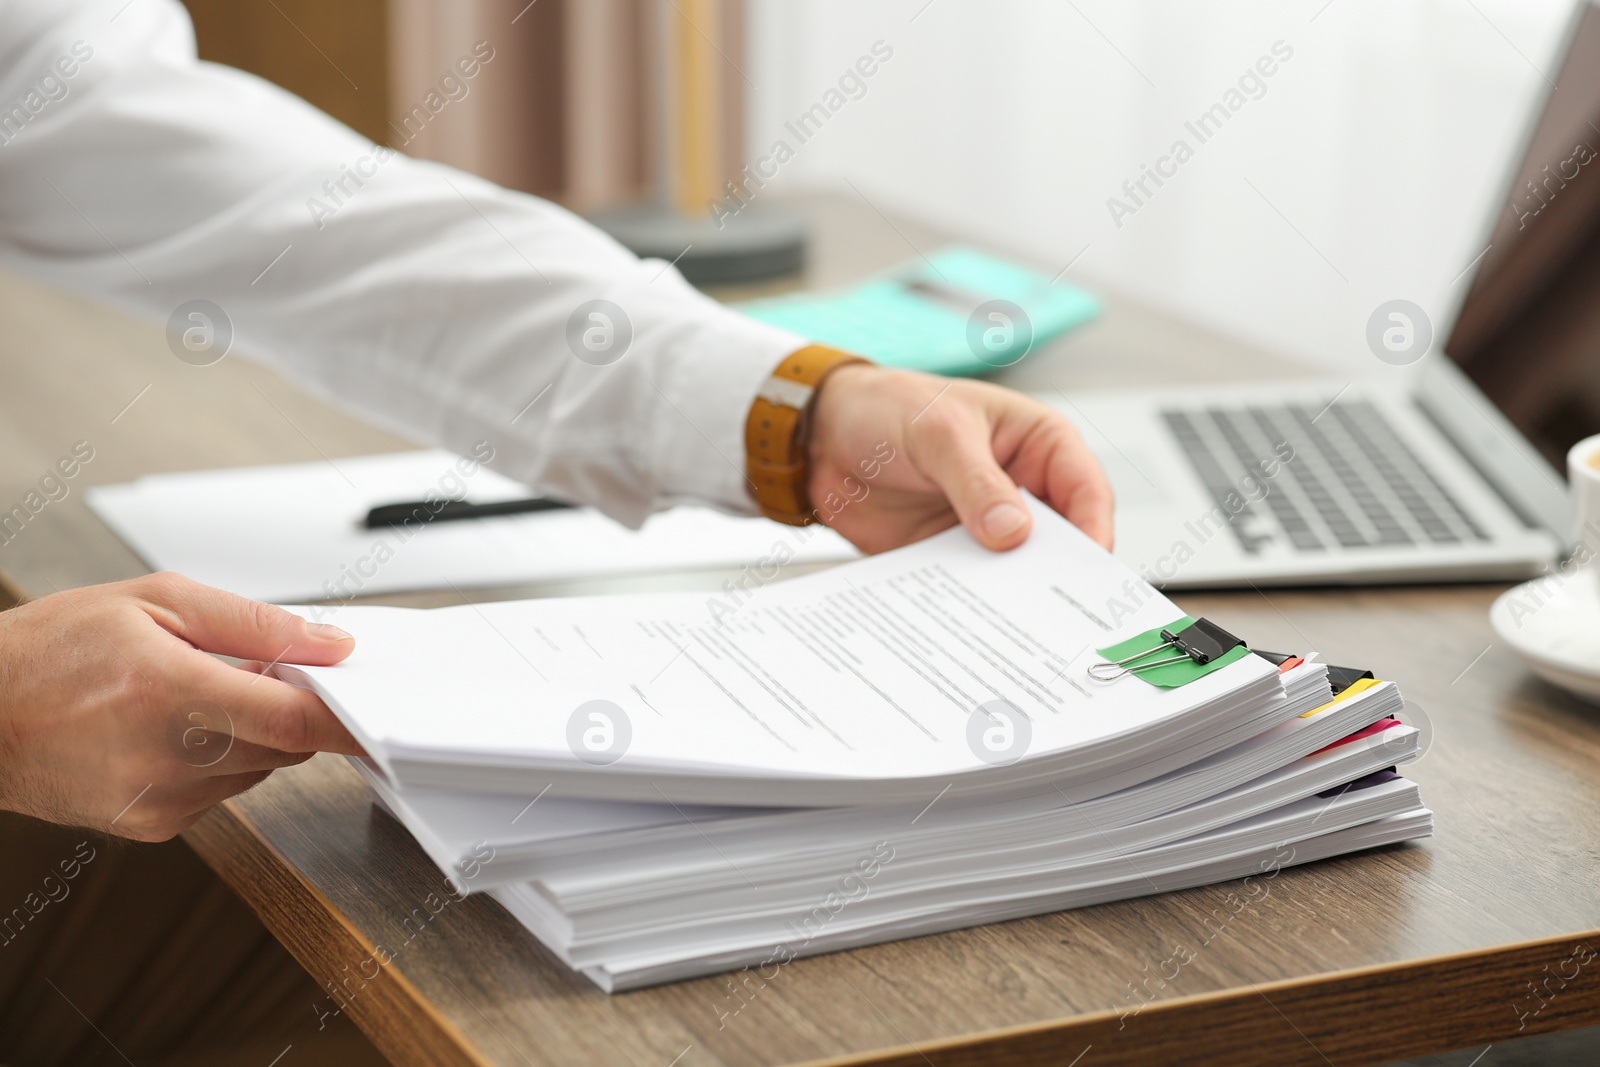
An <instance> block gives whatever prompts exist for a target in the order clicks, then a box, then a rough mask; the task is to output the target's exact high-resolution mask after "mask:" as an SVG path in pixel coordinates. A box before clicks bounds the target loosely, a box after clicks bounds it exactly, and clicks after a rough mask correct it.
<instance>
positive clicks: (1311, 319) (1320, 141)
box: [746, 0, 1571, 366]
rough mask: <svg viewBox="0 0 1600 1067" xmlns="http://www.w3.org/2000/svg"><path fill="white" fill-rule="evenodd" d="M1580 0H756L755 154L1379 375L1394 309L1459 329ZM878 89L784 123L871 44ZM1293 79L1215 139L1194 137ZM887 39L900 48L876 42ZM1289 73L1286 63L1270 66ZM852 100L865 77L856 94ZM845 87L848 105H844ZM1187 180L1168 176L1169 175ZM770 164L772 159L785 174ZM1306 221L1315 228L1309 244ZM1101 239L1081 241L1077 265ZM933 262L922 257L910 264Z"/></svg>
mask: <svg viewBox="0 0 1600 1067" xmlns="http://www.w3.org/2000/svg"><path fill="white" fill-rule="evenodd" d="M1570 11H1571V0H1407V2H1404V3H1395V2H1393V0H1331V2H1329V3H1325V0H1300V2H1292V3H1286V2H1283V0H1273V2H1266V0H1206V2H1204V3H1193V2H1191V0H983V2H981V3H979V2H977V0H931V3H930V2H928V0H904V2H900V0H894V2H888V0H885V2H881V3H879V2H873V3H863V2H861V0H806V2H805V3H796V2H794V0H752V11H751V30H750V33H751V37H750V51H749V54H748V66H747V70H746V73H747V74H748V77H749V80H750V81H751V82H752V83H753V84H754V86H755V89H754V90H753V91H752V92H751V93H750V101H749V111H748V127H747V128H748V152H749V154H750V155H751V157H752V158H753V159H754V158H759V157H761V156H763V155H765V154H766V153H767V151H768V149H769V148H770V146H771V145H772V144H773V142H774V141H776V140H779V139H782V140H784V141H786V142H787V143H788V145H789V146H790V147H791V148H792V149H793V150H794V157H793V159H791V160H789V161H787V162H785V163H783V164H782V166H781V167H779V168H777V169H778V171H779V173H778V177H777V178H776V179H775V180H774V182H773V184H772V185H770V186H769V188H770V189H780V188H781V189H790V190H800V189H806V188H818V187H824V188H838V189H842V190H844V191H845V192H846V193H847V194H848V195H856V193H855V192H853V191H851V185H852V184H853V185H854V186H855V188H856V189H857V190H859V192H860V194H863V195H865V196H866V197H867V198H869V199H870V200H871V201H873V202H874V203H875V204H876V205H878V206H879V207H880V208H881V209H885V210H888V209H891V208H892V209H894V210H898V211H902V212H907V213H910V214H913V215H916V216H919V217H922V218H925V219H927V220H929V221H934V222H939V223H942V224H945V225H948V226H949V227H951V228H953V229H955V230H956V231H958V232H960V233H963V234H969V235H971V236H973V237H974V238H976V239H979V240H982V241H985V242H987V243H990V244H992V245H994V246H996V247H999V248H1002V249H1011V250H1015V251H1017V252H1020V253H1023V254H1025V255H1027V256H1028V257H1030V258H1032V259H1035V260H1037V261H1039V262H1040V263H1043V264H1054V266H1053V267H1050V268H1049V269H1050V270H1051V271H1052V273H1053V272H1054V271H1055V270H1058V269H1060V268H1061V267H1064V266H1066V265H1067V263H1068V262H1069V261H1071V260H1072V259H1073V257H1075V256H1078V255H1079V253H1080V252H1082V258H1081V259H1080V260H1079V261H1078V262H1077V264H1076V265H1075V266H1074V267H1073V269H1072V271H1071V272H1070V273H1069V274H1068V275H1067V280H1072V281H1079V282H1085V283H1088V284H1089V285H1090V286H1091V287H1092V285H1093V284H1094V283H1096V282H1101V283H1104V284H1106V285H1109V286H1112V287H1115V288H1117V289H1119V290H1121V291H1124V292H1127V293H1130V294H1132V295H1136V296H1139V297H1142V298H1144V299H1146V300H1150V301H1154V302H1158V303H1160V304H1162V305H1164V306H1168V307H1171V308H1174V309H1177V310H1179V311H1181V312H1183V313H1186V314H1189V315H1192V316H1197V317H1200V318H1203V319H1205V320H1208V321H1209V322H1211V323H1212V324H1213V325H1216V326H1219V327H1221V328H1222V329H1224V330H1227V331H1229V332H1231V333H1233V334H1235V335H1239V336H1244V337H1248V338H1250V339H1252V340H1255V341H1257V342H1259V343H1263V344H1266V345H1268V346H1271V347H1274V348H1277V349H1279V350H1282V351H1284V352H1286V353H1291V354H1295V355H1298V356H1301V357H1303V358H1306V359H1308V360H1316V361H1329V362H1338V361H1352V362H1354V361H1359V362H1360V365H1362V366H1370V365H1371V360H1372V357H1371V355H1370V353H1368V352H1367V350H1366V348H1365V343H1364V340H1363V336H1364V335H1363V331H1364V328H1365V324H1366V321H1367V317H1368V315H1369V314H1370V313H1371V312H1372V310H1373V309H1374V308H1375V307H1376V306H1377V305H1378V304H1380V303H1382V302H1384V301H1386V300H1389V299H1393V298H1397V297H1403V298H1406V299H1410V300H1413V301H1415V302H1417V303H1418V304H1420V305H1422V306H1423V307H1424V308H1425V309H1427V310H1428V311H1429V313H1430V314H1431V315H1433V316H1434V317H1435V318H1436V319H1443V318H1447V317H1448V314H1449V310H1450V307H1451V299H1452V297H1455V298H1459V290H1460V288H1461V287H1463V286H1464V285H1465V284H1466V279H1462V280H1461V281H1460V282H1456V283H1455V284H1454V285H1452V281H1453V279H1455V278H1456V277H1457V276H1458V275H1459V274H1460V273H1461V272H1462V271H1463V270H1464V268H1466V267H1467V265H1468V264H1469V263H1470V262H1471V261H1472V259H1473V258H1474V257H1475V256H1476V255H1478V253H1479V252H1481V251H1482V250H1483V242H1484V240H1485V237H1484V233H1485V232H1486V222H1485V219H1486V212H1487V211H1488V210H1489V209H1490V207H1491V201H1494V202H1496V206H1497V207H1498V208H1499V209H1504V205H1503V204H1500V203H1499V201H1500V199H1501V198H1500V191H1499V188H1498V187H1499V185H1500V183H1501V180H1502V172H1503V170H1504V169H1505V168H1506V167H1507V166H1508V165H1509V163H1510V158H1509V157H1510V155H1511V154H1513V152H1514V149H1515V146H1516V144H1517V141H1518V139H1519V137H1520V135H1521V131H1522V127H1523V123H1524V121H1525V117H1526V116H1527V114H1528V113H1529V109H1530V108H1533V107H1535V106H1537V102H1538V101H1539V100H1540V98H1541V95H1542V92H1543V91H1545V89H1546V86H1545V81H1544V79H1545V77H1546V75H1550V76H1553V75H1554V69H1553V68H1554V66H1555V63H1556V58H1557V57H1556V56H1555V54H1554V53H1555V50H1556V48H1557V45H1558V42H1559V37H1560V34H1561V30H1562V28H1563V27H1564V26H1565V24H1566V21H1567V18H1568V14H1569V12H1570ZM879 40H881V41H883V42H884V43H885V44H886V45H887V46H888V47H890V48H892V49H893V55H892V57H891V58H890V59H888V60H887V61H886V62H882V63H881V64H880V65H879V67H878V69H877V70H876V72H875V73H874V74H872V76H871V77H869V78H865V79H863V82H864V85H865V90H864V92H863V93H861V95H860V98H859V99H849V100H848V101H847V102H846V103H845V104H844V106H842V107H838V108H837V110H836V112H835V113H833V114H832V115H831V117H830V118H828V119H827V121H826V123H825V124H823V125H822V127H821V129H819V130H816V131H815V132H813V133H812V134H811V136H810V138H809V139H808V140H806V141H805V142H804V143H800V142H799V140H798V138H797V137H796V136H795V135H794V134H793V132H792V131H791V130H790V129H789V128H787V127H786V126H785V123H786V122H793V121H794V120H795V119H796V118H797V117H798V116H799V115H801V114H802V113H803V112H805V111H806V110H807V109H808V108H810V107H811V106H812V105H813V104H815V103H817V102H818V101H819V100H822V99H823V97H824V94H825V93H826V92H827V91H828V90H829V89H830V88H835V87H837V86H838V84H839V79H840V76H841V75H842V74H843V73H844V72H845V71H846V70H847V69H848V68H851V67H852V66H853V65H854V64H855V63H856V62H857V60H858V59H859V58H860V57H862V56H867V55H870V54H871V51H872V46H873V44H874V42H876V41H879ZM1279 41H1281V42H1283V45H1280V46H1279V52H1280V54H1281V53H1282V51H1283V50H1284V48H1285V47H1287V48H1288V49H1292V53H1293V54H1292V56H1291V57H1290V58H1289V59H1287V60H1286V61H1280V62H1277V63H1276V64H1275V67H1276V70H1275V73H1273V74H1272V76H1271V77H1269V78H1266V79H1264V80H1263V81H1264V86H1265V88H1264V89H1261V90H1258V89H1257V88H1256V86H1255V85H1253V84H1247V88H1248V89H1250V90H1251V91H1252V92H1253V93H1255V94H1256V95H1257V96H1258V97H1259V98H1256V99H1247V100H1246V102H1245V103H1244V104H1243V106H1241V107H1240V108H1239V110H1238V111H1237V112H1236V113H1232V114H1231V116H1230V117H1229V118H1228V120H1227V121H1226V123H1224V124H1223V125H1222V128H1221V129H1220V130H1218V131H1217V132H1215V133H1214V135H1212V136H1211V137H1210V138H1209V139H1208V140H1206V141H1205V142H1204V143H1200V142H1199V140H1198V139H1197V138H1196V137H1195V136H1194V135H1193V134H1192V133H1191V132H1190V131H1188V130H1186V129H1185V126H1184V124H1185V122H1186V121H1191V122H1192V121H1194V120H1195V118H1196V117H1197V116H1198V115H1200V113H1201V112H1203V111H1205V110H1206V109H1207V108H1208V107H1210V106H1211V105H1212V104H1214V103H1217V102H1219V101H1221V100H1222V99H1223V97H1224V95H1225V93H1226V92H1227V90H1229V89H1230V88H1236V87H1237V86H1238V83H1239V78H1240V76H1241V74H1243V73H1245V72H1246V71H1247V70H1248V69H1249V68H1251V67H1253V66H1254V65H1255V64H1256V63H1257V61H1258V59H1259V58H1260V57H1262V56H1270V55H1271V54H1272V49H1273V45H1274V43H1275V42H1279ZM880 51H881V49H880ZM1273 65H1274V64H1269V66H1273ZM846 89H847V90H854V89H855V86H854V84H853V83H847V85H846ZM837 100H838V98H833V102H835V103H837ZM1180 138H1182V139H1183V140H1185V141H1187V142H1188V143H1189V145H1190V146H1191V148H1192V149H1193V152H1194V154H1193V158H1191V159H1189V160H1188V161H1187V162H1185V163H1183V164H1182V165H1181V166H1177V167H1176V168H1175V169H1176V174H1175V175H1174V176H1173V177H1171V178H1168V179H1166V180H1165V184H1164V185H1163V186H1162V187H1160V188H1157V187H1156V186H1155V185H1154V184H1153V183H1152V182H1151V181H1150V180H1149V179H1146V188H1147V190H1149V191H1151V192H1152V193H1153V195H1150V196H1149V197H1144V196H1143V195H1142V194H1141V199H1144V201H1145V202H1144V204H1143V205H1142V206H1138V207H1137V210H1136V212H1135V213H1134V214H1132V215H1131V216H1126V217H1123V218H1122V219H1121V220H1120V221H1121V223H1122V224H1121V226H1120V227H1119V226H1118V225H1117V224H1116V222H1114V221H1113V219H1112V216H1111V213H1110V211H1109V210H1108V206H1107V199H1108V198H1109V197H1112V196H1117V197H1120V198H1122V199H1123V200H1124V202H1125V203H1128V204H1129V205H1130V206H1132V204H1133V202H1132V201H1131V199H1129V198H1128V197H1127V196H1126V194H1124V192H1123V190H1122V185H1123V182H1124V181H1128V180H1131V179H1137V178H1138V177H1139V176H1140V174H1141V167H1142V166H1144V165H1149V166H1154V165H1155V164H1156V163H1157V161H1158V159H1159V158H1160V157H1162V156H1164V155H1167V154H1168V152H1169V150H1170V148H1171V147H1172V145H1173V143H1174V142H1175V141H1176V140H1178V139H1180ZM1164 166H1165V168H1166V169H1167V170H1169V171H1171V170H1173V169H1174V167H1173V165H1172V164H1165V165H1164ZM769 169H771V168H770V167H769ZM1297 231H1298V232H1297ZM1086 246H1087V251H1083V250H1084V249H1085V247H1086ZM912 255H914V253H913V252H912V251H911V250H910V249H907V256H908V257H910V256H912Z"/></svg>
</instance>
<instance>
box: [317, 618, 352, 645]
mask: <svg viewBox="0 0 1600 1067" xmlns="http://www.w3.org/2000/svg"><path fill="white" fill-rule="evenodd" d="M306 629H308V630H310V631H311V635H312V636H313V637H320V638H322V639H323V640H324V641H354V640H355V638H354V637H351V636H350V635H349V634H347V633H345V632H344V631H343V630H341V629H339V628H338V627H337V626H330V625H328V624H327V623H325V622H312V623H307V624H306Z"/></svg>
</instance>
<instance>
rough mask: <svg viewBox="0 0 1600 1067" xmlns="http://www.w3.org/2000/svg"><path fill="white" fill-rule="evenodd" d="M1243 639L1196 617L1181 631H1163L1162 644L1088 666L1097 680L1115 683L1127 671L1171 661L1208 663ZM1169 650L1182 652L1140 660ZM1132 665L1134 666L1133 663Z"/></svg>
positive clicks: (1147, 668)
mask: <svg viewBox="0 0 1600 1067" xmlns="http://www.w3.org/2000/svg"><path fill="white" fill-rule="evenodd" d="M1242 644H1244V641H1242V640H1241V639H1239V638H1237V637H1235V636H1233V635H1232V634H1230V633H1229V632H1228V631H1226V630H1224V629H1223V628H1222V627H1220V626H1218V625H1217V624H1216V623H1214V622H1212V621H1211V620H1209V619H1196V620H1194V622H1193V623H1192V624H1190V625H1189V626H1187V627H1185V628H1184V629H1182V630H1178V631H1173V630H1162V631H1161V643H1160V644H1159V645H1155V646H1153V647H1151V648H1147V649H1145V650H1144V651H1143V652H1136V653H1134V654H1133V655H1131V656H1127V657H1124V658H1123V659H1119V660H1116V661H1105V660H1102V661H1101V662H1099V663H1091V664H1090V665H1089V677H1091V678H1093V679H1094V680H1095V681H1097V682H1114V681H1116V680H1117V679H1118V678H1121V677H1122V676H1123V675H1126V674H1138V673H1139V672H1140V671H1147V670H1150V669H1151V668H1153V667H1164V666H1166V665H1167V664H1169V663H1183V662H1185V661H1188V662H1190V663H1198V664H1206V663H1210V662H1212V661H1213V660H1217V659H1220V658H1222V657H1223V656H1225V655H1227V654H1228V653H1229V652H1232V651H1233V650H1234V649H1236V648H1238V647H1239V646H1240V645H1242ZM1167 649H1172V650H1174V651H1176V652H1179V653H1181V655H1177V656H1168V657H1166V658H1165V659H1158V660H1151V661H1150V662H1140V661H1143V660H1146V659H1147V658H1148V657H1150V656H1155V655H1159V654H1160V653H1161V652H1164V651H1166V650H1167ZM1130 665H1131V666H1130Z"/></svg>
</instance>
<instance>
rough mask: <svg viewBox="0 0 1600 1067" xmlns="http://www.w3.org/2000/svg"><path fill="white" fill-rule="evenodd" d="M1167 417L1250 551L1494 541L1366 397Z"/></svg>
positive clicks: (1230, 525) (1206, 410)
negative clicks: (1276, 545)
mask: <svg viewBox="0 0 1600 1067" xmlns="http://www.w3.org/2000/svg"><path fill="white" fill-rule="evenodd" d="M1161 417H1162V419H1163V420H1164V421H1165V422H1166V425H1167V428H1168V430H1170V431H1171V433H1172V435H1173V437H1174V438H1176V440H1177V443H1178V447H1179V448H1180V449H1181V450H1182V451H1183V453H1184V455H1185V456H1187V457H1188V458H1189V463H1190V465H1191V466H1192V467H1193V468H1194V472H1195V474H1196V475H1197V476H1198V477H1199V479H1200V481H1201V483H1202V484H1203V485H1204V486H1205V488H1206V492H1207V494H1208V495H1209V496H1210V497H1211V499H1212V501H1213V502H1214V503H1215V504H1216V505H1217V507H1218V508H1220V509H1221V514H1222V515H1223V516H1224V517H1227V521H1226V525H1227V526H1228V529H1229V530H1230V531H1232V533H1233V535H1234V537H1235V538H1236V539H1237V540H1238V542H1239V547H1240V548H1242V549H1243V550H1244V551H1245V552H1248V553H1250V554H1252V555H1256V554H1259V553H1260V552H1261V551H1262V549H1263V548H1265V547H1267V546H1268V545H1271V544H1274V543H1281V544H1284V545H1287V546H1288V547H1290V548H1291V549H1293V550H1295V551H1298V552H1327V551H1338V550H1360V549H1363V548H1398V547H1403V546H1407V545H1448V544H1464V543H1468V542H1472V541H1487V540H1489V535H1488V533H1487V532H1486V531H1485V530H1484V527H1483V525H1482V524H1481V523H1480V522H1478V521H1477V520H1476V519H1474V518H1473V517H1472V516H1471V515H1470V514H1468V513H1467V511H1466V509H1465V508H1463V507H1462V506H1461V504H1460V503H1459V502H1458V501H1457V500H1456V499H1455V497H1454V496H1452V495H1451V493H1450V492H1449V490H1447V489H1445V487H1444V486H1443V485H1442V484H1441V483H1440V481H1439V479H1438V478H1436V477H1435V476H1434V475H1433V474H1432V472H1430V471H1429V470H1428V469H1427V467H1425V466H1424V465H1423V463H1422V461H1421V460H1420V459H1419V458H1418V457H1417V455H1416V453H1415V452H1413V451H1412V450H1411V448H1410V447H1409V446H1408V445H1407V444H1406V443H1405V441H1404V440H1403V439H1402V438H1401V437H1400V435H1399V434H1398V433H1396V432H1395V430H1394V427H1393V426H1392V425H1391V424H1390V422H1389V420H1388V419H1387V418H1386V417H1385V416H1384V414H1383V412H1381V411H1379V410H1378V409H1377V408H1376V407H1374V406H1373V405H1372V404H1370V403H1368V402H1366V401H1363V400H1341V401H1338V402H1335V403H1330V404H1328V405H1327V406H1326V407H1311V406H1305V405H1300V404H1266V405H1260V406H1251V407H1231V408H1222V407H1208V408H1204V409H1193V410H1178V409H1173V410H1167V411H1163V412H1162V413H1161ZM1290 449H1292V450H1293V451H1292V452H1291V451H1290ZM1285 457H1289V458H1287V459H1286V458H1285ZM1266 472H1271V474H1270V476H1269V475H1268V473H1266ZM1212 514H1213V515H1216V514H1217V512H1215V511H1213V512H1212Z"/></svg>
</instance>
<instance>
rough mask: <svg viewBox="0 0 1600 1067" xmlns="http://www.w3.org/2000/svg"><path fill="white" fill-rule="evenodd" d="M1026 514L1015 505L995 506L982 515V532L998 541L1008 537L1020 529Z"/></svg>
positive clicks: (1025, 520)
mask: <svg viewBox="0 0 1600 1067" xmlns="http://www.w3.org/2000/svg"><path fill="white" fill-rule="evenodd" d="M1027 521H1028V513H1027V512H1026V511H1023V510H1022V509H1021V508H1019V507H1017V506H1016V505H1015V504H996V505H995V506H994V507H992V508H990V509H989V510H988V511H986V512H984V515H983V532H984V533H986V534H988V535H989V536H990V537H993V538H996V539H999V538H1002V537H1009V536H1010V535H1012V534H1014V533H1016V532H1017V531H1018V530H1020V529H1022V524H1023V523H1025V522H1027Z"/></svg>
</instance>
